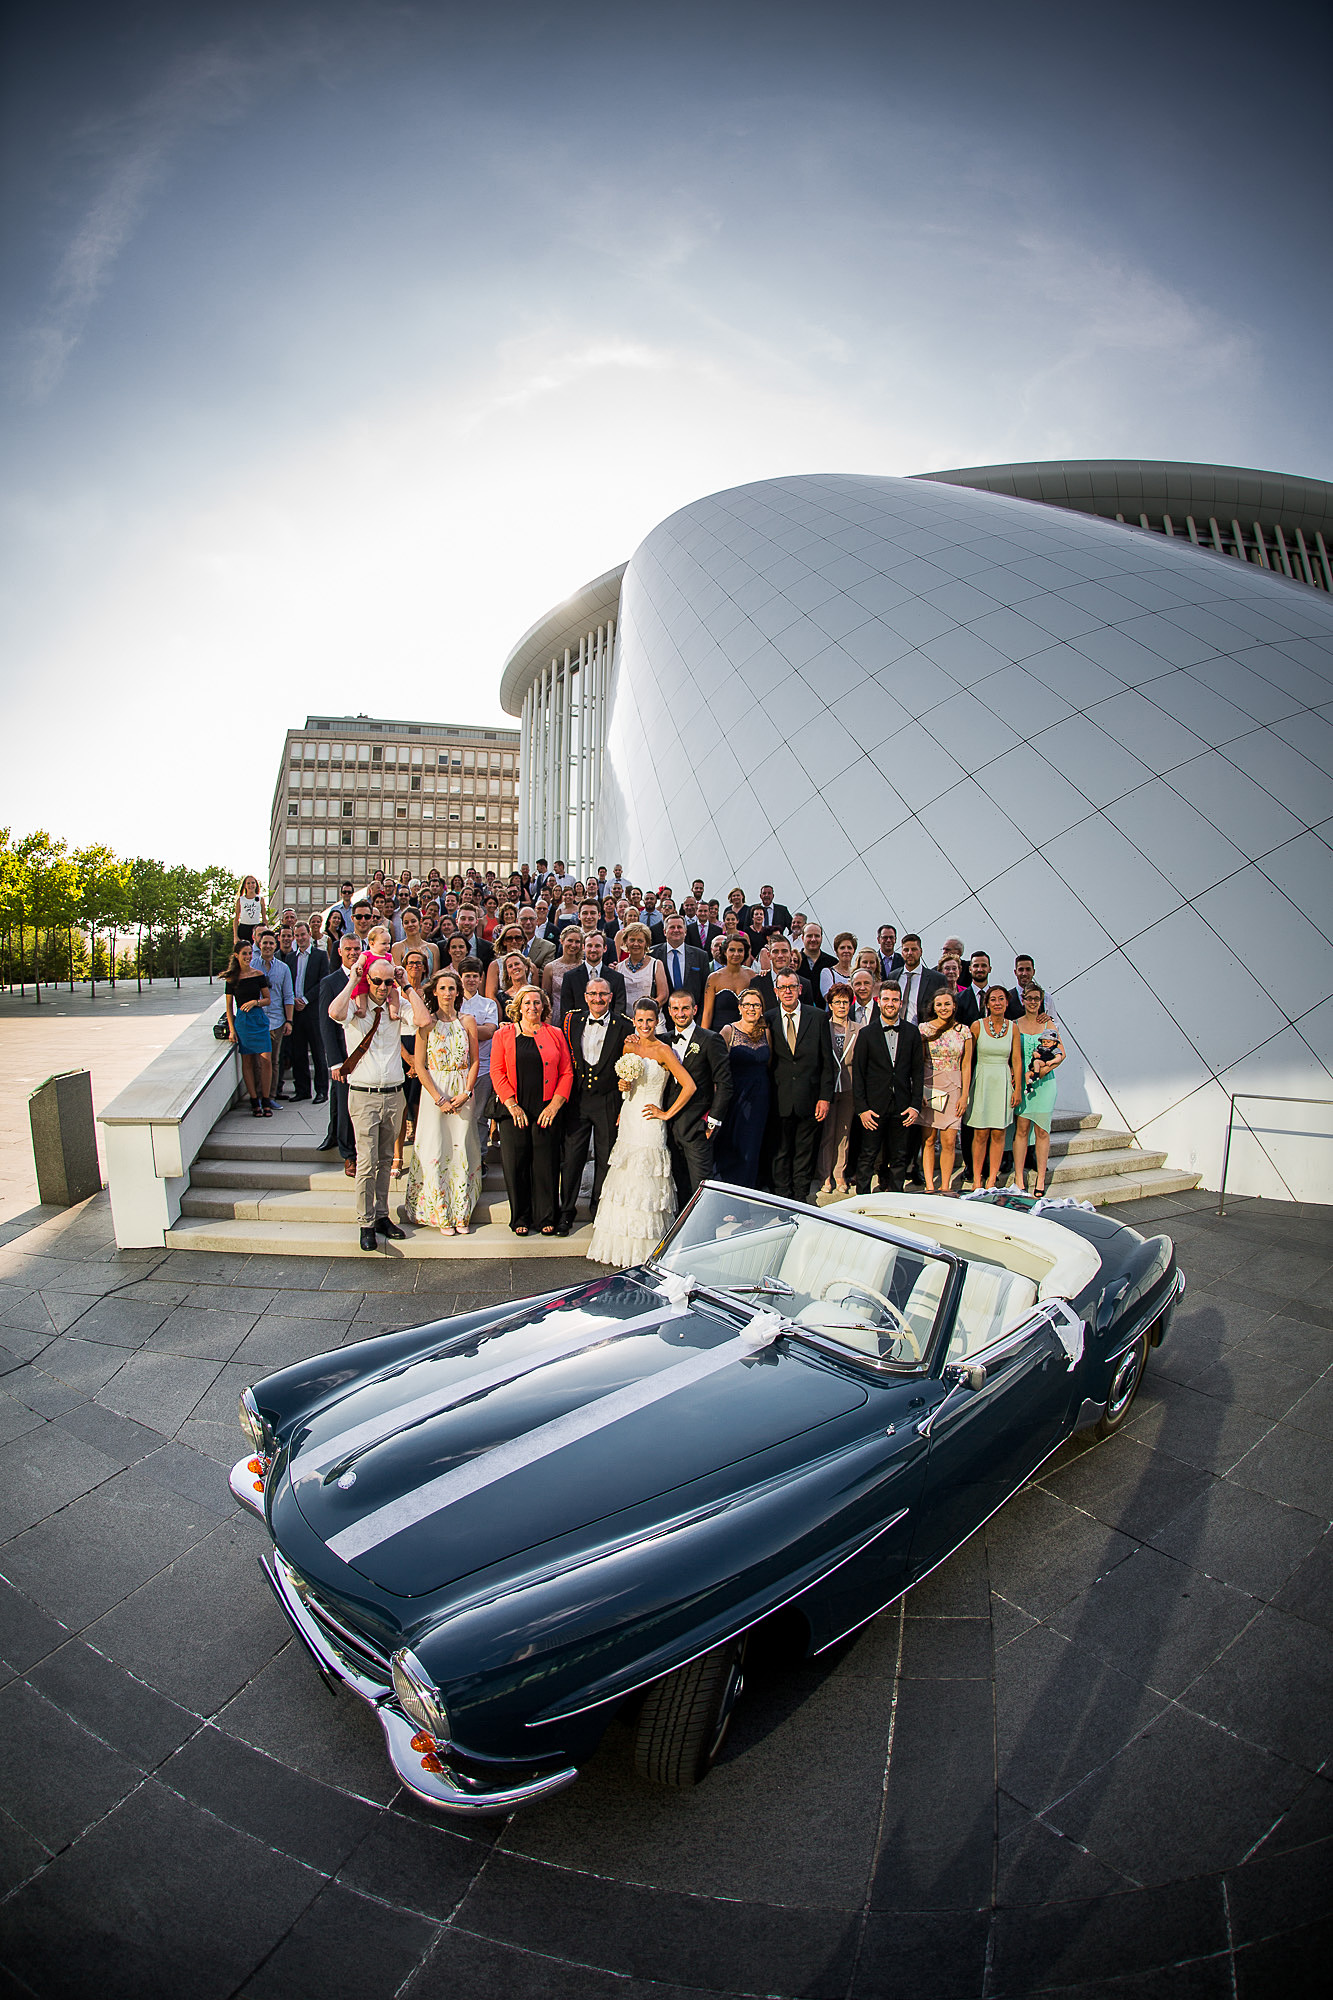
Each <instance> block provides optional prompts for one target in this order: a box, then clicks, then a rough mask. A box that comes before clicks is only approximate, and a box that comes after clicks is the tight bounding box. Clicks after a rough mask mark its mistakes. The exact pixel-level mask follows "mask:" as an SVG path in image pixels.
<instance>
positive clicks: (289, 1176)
mask: <svg viewBox="0 0 1333 2000" xmlns="http://www.w3.org/2000/svg"><path fill="white" fill-rule="evenodd" d="M407 1160H408V1164H409V1166H410V1164H411V1160H412V1149H411V1147H410V1146H409V1148H408V1151H407ZM190 1186H191V1188H229V1189H233V1190H235V1191H236V1192H237V1193H238V1194H239V1193H241V1192H243V1191H250V1192H252V1193H254V1192H267V1193H269V1194H291V1193H294V1192H296V1191H297V1190H303V1189H309V1190H313V1191H318V1192H320V1193H324V1194H335V1193H338V1192H339V1191H341V1190H344V1189H345V1190H346V1191H347V1192H348V1194H349V1195H350V1192H351V1186H352V1184H351V1182H350V1181H349V1180H348V1178H347V1176H346V1174H345V1173H344V1172H343V1164H342V1161H341V1159H340V1158H339V1156H338V1155H337V1153H320V1154H319V1155H318V1165H314V1164H308V1163H306V1162H305V1161H300V1160H219V1159H207V1160H206V1159H202V1158H201V1159H198V1160H196V1161H195V1163H194V1165H193V1167H192V1168H191V1169H190ZM482 1186H483V1188H486V1187H491V1188H502V1187H503V1186H504V1175H503V1174H502V1173H501V1171H500V1163H499V1161H498V1160H497V1159H494V1158H493V1157H488V1159H487V1160H486V1162H485V1163H484V1165H483V1169H482Z"/></svg>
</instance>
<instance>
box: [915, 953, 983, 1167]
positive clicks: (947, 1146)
mask: <svg viewBox="0 0 1333 2000" xmlns="http://www.w3.org/2000/svg"><path fill="white" fill-rule="evenodd" d="M955 962H956V961H955ZM946 976H947V975H946ZM932 1014H933V1019H931V1020H929V1021H923V1022H922V1023H921V1040H922V1043H923V1044H924V1047H925V1055H926V1069H925V1076H924V1078H923V1080H922V1082H923V1088H922V1094H921V1125H922V1130H923V1132H924V1135H925V1136H924V1138H923V1140H922V1145H921V1178H922V1179H923V1180H924V1182H925V1184H926V1192H927V1194H949V1193H951V1192H952V1184H953V1160H954V1149H955V1147H956V1146H957V1144H958V1129H959V1126H960V1125H961V1124H962V1122H963V1105H964V1103H965V1101H966V1099H967V1092H968V1085H969V1083H970V1081H971V1075H972V1037H971V1036H970V1035H969V1034H968V1032H967V1029H966V1028H965V1027H964V1026H963V1024H962V1022H961V1021H960V1020H959V1019H958V996H957V994H956V993H955V992H954V990H953V988H952V987H949V986H946V987H944V988H943V989H942V990H941V991H939V992H937V993H936V995H935V999H934V1002H933V1005H932ZM937 1138H938V1140H939V1147H940V1177H939V1181H938V1183H937V1182H936V1180H935V1141H936V1139H937Z"/></svg>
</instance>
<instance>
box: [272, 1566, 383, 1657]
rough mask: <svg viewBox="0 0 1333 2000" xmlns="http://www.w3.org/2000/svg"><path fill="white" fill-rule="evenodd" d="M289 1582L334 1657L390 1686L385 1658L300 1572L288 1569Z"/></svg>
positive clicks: (371, 1641) (378, 1648) (292, 1568)
mask: <svg viewBox="0 0 1333 2000" xmlns="http://www.w3.org/2000/svg"><path fill="white" fill-rule="evenodd" d="M289 1568H290V1569H291V1575H292V1578H293V1581H294V1582H295V1584H296V1587H297V1589H298V1591H299V1592H300V1597H301V1602H302V1603H303V1604H304V1605H305V1607H306V1610H307V1611H308V1612H309V1613H310V1615H311V1617H312V1618H313V1619H314V1620H315V1623H316V1624H317V1625H318V1626H319V1627H320V1629H321V1630H322V1631H323V1633H324V1635H325V1637H326V1638H327V1639H328V1641H329V1644H330V1645H331V1646H332V1647H333V1649H334V1651H335V1652H337V1653H342V1654H344V1655H346V1656H347V1659H348V1662H349V1664H350V1665H352V1666H355V1667H358V1668H359V1669H360V1671H361V1672H362V1673H363V1674H365V1675H366V1677H367V1678H368V1679H370V1680H377V1681H382V1682H383V1683H384V1685H385V1686H386V1687H387V1686H389V1685H390V1678H391V1677H390V1672H389V1655H388V1653H387V1652H384V1651H382V1650H381V1648H380V1647H378V1646H377V1645H376V1644H375V1642H374V1641H373V1640H372V1639H369V1638H367V1636H366V1634H365V1633H364V1632H360V1631H358V1630H357V1628H356V1626H355V1625H352V1624H350V1623H349V1622H348V1620H347V1617H346V1615H345V1614H344V1613H343V1612H342V1611H341V1610H339V1611H335V1610H334V1609H333V1607H332V1606H331V1605H330V1604H329V1603H328V1601H327V1599H325V1598H324V1597H323V1596H322V1595H321V1593H320V1592H319V1591H318V1590H316V1589H315V1587H314V1585H313V1584H312V1583H310V1582H309V1581H308V1580H307V1579H306V1578H305V1577H304V1576H302V1575H301V1572H300V1571H299V1570H298V1569H296V1568H295V1567H294V1566H291V1565H289Z"/></svg>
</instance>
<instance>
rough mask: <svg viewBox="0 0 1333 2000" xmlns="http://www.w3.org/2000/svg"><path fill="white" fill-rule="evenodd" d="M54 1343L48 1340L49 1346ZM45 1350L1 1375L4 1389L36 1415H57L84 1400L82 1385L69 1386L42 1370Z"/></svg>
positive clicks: (46, 1352)
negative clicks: (3, 1375)
mask: <svg viewBox="0 0 1333 2000" xmlns="http://www.w3.org/2000/svg"><path fill="white" fill-rule="evenodd" d="M54 1344H55V1343H54V1342H52V1343H51V1345H52V1346H54ZM49 1351H50V1349H49V1348H45V1349H43V1351H42V1353H41V1354H39V1355H38V1357H37V1359H36V1360H35V1361H30V1362H29V1363H28V1365H27V1366H26V1367H25V1368H16V1369H15V1370H14V1372H13V1373H12V1374H11V1375H6V1377H5V1389H6V1392H7V1393H8V1394H9V1395H11V1396H12V1397H13V1398H14V1399H15V1401H16V1402H20V1403H24V1404H26V1406H27V1407H28V1409H30V1410H32V1411H34V1412H35V1413H36V1414H37V1415H38V1416H39V1417H58V1416H60V1415H61V1414H62V1413H63V1412H64V1411H65V1410H72V1409H73V1408H74V1407H75V1405H76V1404H78V1403H81V1402H83V1401H84V1400H85V1398H84V1392H83V1390H82V1389H71V1388H70V1386H69V1384H68V1382H61V1381H58V1380H57V1378H56V1377H55V1376H54V1375H48V1374H47V1373H46V1370H45V1369H44V1368H43V1367H42V1366H41V1363H42V1362H43V1361H44V1360H45V1359H46V1356H47V1354H48V1353H49Z"/></svg>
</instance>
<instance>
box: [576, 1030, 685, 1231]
mask: <svg viewBox="0 0 1333 2000" xmlns="http://www.w3.org/2000/svg"><path fill="white" fill-rule="evenodd" d="M641 1060H642V1062H643V1071H644V1073H643V1075H642V1077H641V1078H640V1079H639V1081H638V1083H636V1084H635V1086H634V1088H633V1090H631V1091H629V1092H627V1093H626V1096H625V1098H624V1101H623V1102H622V1104H621V1107H620V1124H619V1126H618V1127H617V1130H616V1143H615V1145H614V1146H613V1147H612V1148H611V1160H610V1164H609V1165H608V1167H607V1170H606V1179H605V1180H604V1181H603V1183H602V1196H601V1200H600V1201H599V1202H598V1204H597V1215H596V1219H595V1220H594V1222H593V1225H592V1242H591V1244H590V1245H589V1247H588V1256H589V1257H590V1258H591V1260H592V1262H593V1263H594V1264H615V1265H617V1266H618V1267H619V1268H620V1269H621V1270H623V1269H624V1268H625V1266H626V1265H628V1264H641V1263H642V1262H643V1260H644V1258H645V1257H647V1256H649V1255H650V1254H651V1253H652V1251H653V1250H655V1249H656V1247H657V1245H658V1244H659V1243H660V1242H661V1240H662V1238H663V1237H664V1236H665V1235H666V1233H667V1230H668V1229H669V1228H670V1227H671V1225H672V1223H673V1222H674V1221H675V1219H676V1184H675V1181H674V1180H673V1179H672V1176H671V1152H670V1149H669V1147H668V1146H667V1139H666V1126H665V1124H664V1123H663V1122H662V1120H661V1119H660V1118H645V1117H644V1116H643V1107H644V1105H645V1104H657V1105H660V1104H661V1102H662V1095H663V1092H664V1091H665V1090H666V1080H667V1072H666V1069H665V1067H664V1066H663V1064H661V1063H659V1062H654V1061H653V1060H652V1059H651V1058H650V1057H644V1058H641Z"/></svg>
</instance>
